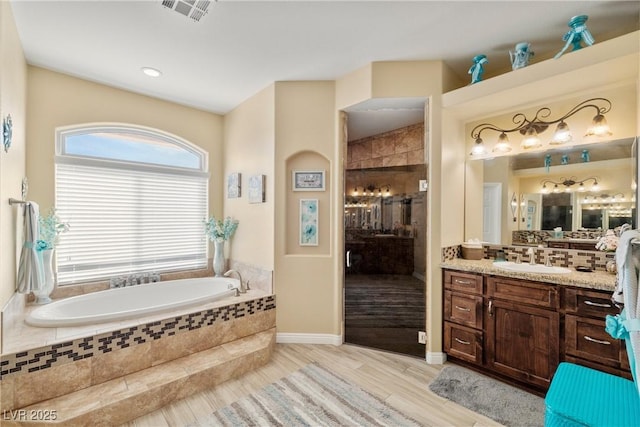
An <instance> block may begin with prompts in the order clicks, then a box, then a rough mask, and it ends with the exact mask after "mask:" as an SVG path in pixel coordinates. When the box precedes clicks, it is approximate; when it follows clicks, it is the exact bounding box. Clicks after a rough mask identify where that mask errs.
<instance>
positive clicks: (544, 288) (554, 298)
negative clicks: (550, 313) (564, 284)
mask: <svg viewBox="0 0 640 427" xmlns="http://www.w3.org/2000/svg"><path fill="white" fill-rule="evenodd" d="M487 295H488V296H489V297H493V298H496V299H502V300H506V301H511V302H519V303H525V304H530V305H535V306H538V307H545V308H558V289H557V287H556V286H555V285H548V284H546V283H538V282H530V281H526V280H518V279H508V278H504V277H488V278H487Z"/></svg>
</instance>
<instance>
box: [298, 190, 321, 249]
mask: <svg viewBox="0 0 640 427" xmlns="http://www.w3.org/2000/svg"><path fill="white" fill-rule="evenodd" d="M300 246H318V199H300Z"/></svg>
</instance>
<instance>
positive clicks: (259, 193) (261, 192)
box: [248, 175, 266, 203]
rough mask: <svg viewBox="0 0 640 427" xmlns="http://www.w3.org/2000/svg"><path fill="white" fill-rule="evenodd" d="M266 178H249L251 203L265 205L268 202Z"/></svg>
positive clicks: (261, 176)
mask: <svg viewBox="0 0 640 427" xmlns="http://www.w3.org/2000/svg"><path fill="white" fill-rule="evenodd" d="M265 178H266V177H265V176H264V175H252V176H250V177H249V196H248V197H249V203H264V202H265V201H266V194H265Z"/></svg>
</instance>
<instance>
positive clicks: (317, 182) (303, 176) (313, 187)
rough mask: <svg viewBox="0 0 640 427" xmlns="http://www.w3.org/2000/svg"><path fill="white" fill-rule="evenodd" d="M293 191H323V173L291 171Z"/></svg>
mask: <svg viewBox="0 0 640 427" xmlns="http://www.w3.org/2000/svg"><path fill="white" fill-rule="evenodd" d="M292 177H293V191H324V189H325V187H324V179H325V171H295V170H294V171H293V175H292Z"/></svg>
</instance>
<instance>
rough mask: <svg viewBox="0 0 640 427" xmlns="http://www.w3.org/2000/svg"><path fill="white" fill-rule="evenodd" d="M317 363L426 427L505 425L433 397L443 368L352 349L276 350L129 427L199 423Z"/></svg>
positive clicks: (294, 346) (280, 347)
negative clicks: (243, 371) (233, 377)
mask: <svg viewBox="0 0 640 427" xmlns="http://www.w3.org/2000/svg"><path fill="white" fill-rule="evenodd" d="M314 361H315V362H318V363H320V364H322V365H323V366H326V367H329V368H331V369H332V370H333V371H334V372H335V373H337V374H338V375H340V376H341V377H342V378H345V379H347V380H349V381H351V382H352V383H353V384H356V385H358V386H360V387H361V388H363V389H364V390H367V391H368V392H369V393H371V394H373V395H375V396H377V397H379V398H380V399H383V400H384V401H386V402H387V403H388V404H389V405H391V406H393V407H395V408H396V409H399V410H401V411H403V412H404V413H405V414H407V415H410V416H411V417H413V418H415V419H416V420H417V421H419V422H420V423H421V424H423V425H424V426H460V427H463V426H496V425H500V424H497V423H496V422H495V421H493V420H491V419H488V418H486V417H484V416H482V415H480V414H476V413H474V412H472V411H469V410H468V409H466V408H463V407H461V406H459V405H457V404H455V403H453V402H451V401H449V400H446V399H443V398H441V397H439V396H436V395H435V394H433V393H432V392H431V391H430V390H429V388H428V384H429V382H431V380H432V379H433V378H434V377H435V376H436V375H437V374H438V372H439V371H440V369H442V366H440V365H428V364H427V363H426V362H425V361H424V360H422V359H419V358H415V357H410V356H403V355H399V354H395V353H389V352H384V351H379V350H374V349H368V348H364V347H359V346H356V345H350V344H345V345H341V346H333V345H317V344H316V345H311V344H277V345H276V350H275V352H274V355H273V358H272V360H271V361H270V362H269V363H268V364H267V365H265V366H263V367H262V368H259V369H257V370H255V371H253V372H251V373H248V374H246V375H245V376H243V377H241V378H238V379H236V380H231V381H228V382H226V383H224V384H221V385H219V386H217V387H215V388H212V389H208V390H205V391H203V392H201V393H198V394H195V395H193V396H191V397H188V398H186V399H183V400H181V401H178V402H175V403H173V404H171V405H169V406H166V407H164V408H163V409H161V410H158V411H156V412H153V413H151V414H149V415H146V416H144V417H141V418H138V419H136V420H134V421H132V422H130V423H128V424H125V426H128V427H129V426H131V427H133V426H152V427H161V426H184V425H187V424H190V423H193V422H196V421H197V420H199V419H203V418H204V417H206V416H207V415H208V414H210V413H212V412H214V411H216V410H218V409H220V408H222V407H224V406H226V405H229V404H230V403H233V402H234V401H236V400H238V399H240V398H241V397H243V396H246V395H248V394H250V393H252V392H255V391H258V390H260V389H261V388H262V387H264V386H266V385H267V384H270V383H272V382H274V381H277V380H278V379H280V378H282V377H285V376H287V375H288V374H290V373H292V372H294V371H296V370H298V369H299V368H301V367H303V366H305V365H306V364H308V363H310V362H314ZM261 427H262V426H261ZM291 427H295V426H291Z"/></svg>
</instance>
